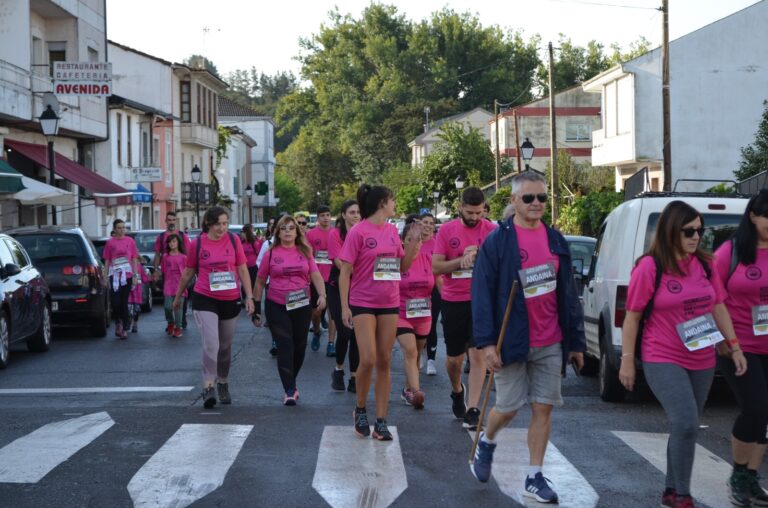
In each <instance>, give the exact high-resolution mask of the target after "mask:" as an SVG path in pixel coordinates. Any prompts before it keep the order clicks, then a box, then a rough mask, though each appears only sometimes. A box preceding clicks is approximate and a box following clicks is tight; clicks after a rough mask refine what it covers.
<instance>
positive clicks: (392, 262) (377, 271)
mask: <svg viewBox="0 0 768 508" xmlns="http://www.w3.org/2000/svg"><path fill="white" fill-rule="evenodd" d="M373 280H400V258H385V257H381V256H379V257H377V258H376V263H375V264H374V265H373Z"/></svg>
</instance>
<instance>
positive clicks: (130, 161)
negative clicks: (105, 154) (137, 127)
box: [125, 115, 133, 168]
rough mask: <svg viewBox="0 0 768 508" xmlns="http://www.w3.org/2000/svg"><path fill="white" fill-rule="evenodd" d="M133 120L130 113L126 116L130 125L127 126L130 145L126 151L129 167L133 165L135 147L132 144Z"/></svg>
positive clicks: (126, 131)
mask: <svg viewBox="0 0 768 508" xmlns="http://www.w3.org/2000/svg"><path fill="white" fill-rule="evenodd" d="M131 120H133V118H131V117H130V116H128V115H126V116H125V121H126V122H127V123H128V125H127V126H126V128H125V133H126V137H127V138H128V147H127V149H126V150H125V151H126V153H127V154H128V167H129V168H132V167H133V147H132V146H131V145H132V144H131V139H132V132H133V126H132V125H131V123H132V122H131Z"/></svg>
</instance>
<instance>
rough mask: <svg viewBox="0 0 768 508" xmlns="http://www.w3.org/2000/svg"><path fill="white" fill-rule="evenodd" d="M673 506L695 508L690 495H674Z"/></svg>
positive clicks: (675, 507)
mask: <svg viewBox="0 0 768 508" xmlns="http://www.w3.org/2000/svg"><path fill="white" fill-rule="evenodd" d="M672 506H673V507H674V508H695V505H694V504H693V498H692V497H691V496H677V497H675V504H674V505H672Z"/></svg>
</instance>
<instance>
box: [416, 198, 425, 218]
mask: <svg viewBox="0 0 768 508" xmlns="http://www.w3.org/2000/svg"><path fill="white" fill-rule="evenodd" d="M416 201H418V202H419V215H421V202H422V201H424V198H423V197H421V196H419V197H417V198H416Z"/></svg>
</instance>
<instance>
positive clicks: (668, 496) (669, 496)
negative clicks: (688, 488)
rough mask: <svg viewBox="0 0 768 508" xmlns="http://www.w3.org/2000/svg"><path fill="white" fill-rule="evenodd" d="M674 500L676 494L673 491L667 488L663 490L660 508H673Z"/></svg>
mask: <svg viewBox="0 0 768 508" xmlns="http://www.w3.org/2000/svg"><path fill="white" fill-rule="evenodd" d="M676 498H677V492H675V489H670V488H669V487H667V488H666V489H664V492H662V493H661V506H663V507H664V508H674V506H675V499H676Z"/></svg>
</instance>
